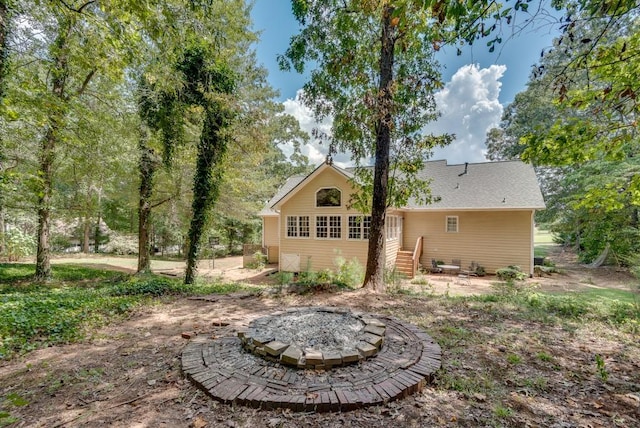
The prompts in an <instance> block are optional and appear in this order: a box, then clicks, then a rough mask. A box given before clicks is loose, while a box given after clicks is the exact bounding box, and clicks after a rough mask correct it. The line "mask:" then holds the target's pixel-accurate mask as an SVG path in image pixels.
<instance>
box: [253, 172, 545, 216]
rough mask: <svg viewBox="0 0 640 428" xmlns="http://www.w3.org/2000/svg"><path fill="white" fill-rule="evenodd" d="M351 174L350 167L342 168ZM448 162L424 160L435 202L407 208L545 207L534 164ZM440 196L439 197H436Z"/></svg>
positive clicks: (291, 185)
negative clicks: (437, 198)
mask: <svg viewBox="0 0 640 428" xmlns="http://www.w3.org/2000/svg"><path fill="white" fill-rule="evenodd" d="M336 169H338V170H340V171H341V172H343V173H344V174H348V175H351V173H350V172H349V171H348V170H344V169H340V168H337V167H336ZM464 171H465V164H456V165H447V161H444V160H441V161H430V162H426V163H425V167H424V169H423V170H422V171H421V172H420V173H419V177H420V178H421V179H432V182H431V194H432V196H433V197H434V202H432V203H431V204H430V205H418V204H417V203H415V201H410V202H409V203H408V204H407V206H405V207H401V208H402V209H408V210H477V209H543V208H545V204H544V199H543V198H542V193H541V192H540V186H539V185H538V180H537V178H536V174H535V171H534V170H533V167H532V166H531V165H529V164H525V163H523V162H520V161H506V162H484V163H470V164H468V165H467V166H466V174H465V173H464ZM306 177H307V176H303V175H296V176H293V177H291V178H289V179H288V180H287V181H286V182H285V184H284V185H283V186H282V187H281V188H280V189H279V190H278V192H277V193H276V194H275V195H274V196H273V198H271V200H270V201H269V202H268V203H267V205H266V207H265V208H264V209H263V210H262V211H261V212H260V214H259V215H274V214H276V212H275V211H273V210H272V209H271V207H272V206H273V205H275V203H276V202H278V201H279V200H280V199H282V198H283V197H285V196H286V195H287V194H288V193H289V192H291V191H292V190H294V189H295V188H296V186H298V184H300V183H301V182H302V181H303V180H304V179H305V178H306ZM436 197H439V200H436Z"/></svg>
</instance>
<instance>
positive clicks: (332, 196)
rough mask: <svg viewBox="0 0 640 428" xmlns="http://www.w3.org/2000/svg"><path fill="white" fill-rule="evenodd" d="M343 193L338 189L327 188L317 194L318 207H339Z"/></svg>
mask: <svg viewBox="0 0 640 428" xmlns="http://www.w3.org/2000/svg"><path fill="white" fill-rule="evenodd" d="M341 197H342V192H340V189H338V188H336V187H325V188H323V189H320V190H318V191H317V192H316V207H339V206H340V205H341Z"/></svg>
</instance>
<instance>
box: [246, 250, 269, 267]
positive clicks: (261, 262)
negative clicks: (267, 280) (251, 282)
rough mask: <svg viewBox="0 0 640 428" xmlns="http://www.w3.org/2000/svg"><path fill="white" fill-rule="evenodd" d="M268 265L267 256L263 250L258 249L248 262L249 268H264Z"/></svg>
mask: <svg viewBox="0 0 640 428" xmlns="http://www.w3.org/2000/svg"><path fill="white" fill-rule="evenodd" d="M266 265H267V256H266V255H265V254H262V251H256V252H255V253H253V257H252V258H251V261H250V262H249V263H247V267H248V268H249V269H257V270H262V269H264V267H265V266H266Z"/></svg>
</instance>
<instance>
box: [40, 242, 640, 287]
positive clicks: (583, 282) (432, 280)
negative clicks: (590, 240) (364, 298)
mask: <svg viewBox="0 0 640 428" xmlns="http://www.w3.org/2000/svg"><path fill="white" fill-rule="evenodd" d="M548 257H549V258H550V259H552V260H553V261H554V262H555V263H556V265H557V268H558V270H559V273H558V274H553V275H544V276H543V277H534V278H530V279H527V280H526V281H524V282H523V283H522V285H523V286H526V287H533V288H536V289H539V290H540V291H550V292H569V291H581V290H586V289H593V288H615V289H621V290H629V289H631V287H633V284H634V278H633V277H632V276H630V275H629V273H628V272H627V271H626V270H624V269H620V268H616V267H612V266H603V267H600V268H598V269H589V268H586V267H584V266H581V265H580V264H579V263H578V262H577V259H576V256H575V254H574V253H573V252H571V251H567V250H564V249H563V248H562V247H560V246H553V247H551V248H550V254H549V256H548ZM52 262H53V263H54V264H55V263H78V264H82V265H84V266H90V267H95V268H103V269H115V270H121V271H123V272H130V273H133V272H135V269H136V266H137V259H135V258H133V257H130V256H129V257H116V256H103V255H86V254H81V255H80V254H79V255H72V256H66V257H59V258H56V259H54V260H53V261H52ZM151 268H152V270H153V271H154V272H155V273H159V274H163V275H167V276H173V277H180V276H182V275H183V274H184V269H185V263H184V262H183V261H163V260H153V261H152V264H151ZM276 271H277V265H269V266H267V267H265V268H264V269H262V270H255V269H244V268H243V267H242V256H235V257H225V258H221V259H216V260H214V261H213V262H212V261H211V260H210V259H209V260H202V261H200V262H199V264H198V274H199V275H200V276H202V277H207V278H219V279H221V280H223V281H239V282H245V283H249V284H255V285H265V286H269V285H275V283H276V278H274V277H273V276H272V275H271V274H273V273H275V272H276ZM423 282H428V284H421V283H423ZM495 283H496V278H495V276H493V275H488V276H486V277H482V278H478V277H472V278H470V283H469V284H467V283H462V282H461V281H460V280H459V279H458V278H457V276H451V275H447V274H437V275H418V276H417V277H416V278H415V279H414V280H413V281H410V280H399V282H398V288H400V289H403V290H409V291H415V292H431V293H433V294H436V295H443V294H449V295H451V296H464V295H477V294H487V293H491V292H494V291H495V290H494V288H493V285H494V284H495Z"/></svg>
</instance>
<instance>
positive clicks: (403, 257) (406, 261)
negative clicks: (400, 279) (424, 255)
mask: <svg viewBox="0 0 640 428" xmlns="http://www.w3.org/2000/svg"><path fill="white" fill-rule="evenodd" d="M396 272H399V273H401V274H403V275H404V276H406V277H407V278H413V276H414V274H415V272H414V271H413V251H403V250H399V251H398V255H397V256H396Z"/></svg>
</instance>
